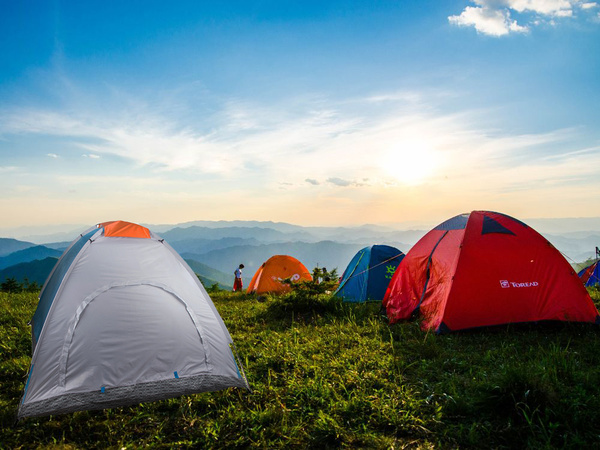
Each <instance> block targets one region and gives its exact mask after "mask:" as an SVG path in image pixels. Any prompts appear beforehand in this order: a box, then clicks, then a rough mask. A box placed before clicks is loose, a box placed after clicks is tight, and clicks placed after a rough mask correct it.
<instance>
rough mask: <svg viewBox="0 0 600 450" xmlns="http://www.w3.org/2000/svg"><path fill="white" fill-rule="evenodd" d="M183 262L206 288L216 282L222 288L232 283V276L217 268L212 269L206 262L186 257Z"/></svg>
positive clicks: (226, 287) (228, 286)
mask: <svg viewBox="0 0 600 450" xmlns="http://www.w3.org/2000/svg"><path fill="white" fill-rule="evenodd" d="M185 262H186V263H188V265H189V266H190V268H191V269H192V270H193V271H194V273H195V274H196V275H198V276H199V277H200V280H202V284H204V286H205V287H207V288H208V287H210V286H212V285H213V284H215V283H217V284H218V285H219V287H221V288H222V289H228V288H230V287H231V284H232V283H233V281H232V277H230V276H229V275H227V274H226V273H223V272H221V271H219V270H216V269H213V268H212V267H209V266H207V265H206V264H202V263H201V262H198V261H194V260H193V259H186V260H185Z"/></svg>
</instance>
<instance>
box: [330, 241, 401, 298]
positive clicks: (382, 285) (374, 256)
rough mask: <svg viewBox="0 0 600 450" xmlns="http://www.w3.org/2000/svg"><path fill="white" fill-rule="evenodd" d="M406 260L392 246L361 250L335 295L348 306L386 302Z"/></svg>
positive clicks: (374, 246) (351, 262) (348, 268)
mask: <svg viewBox="0 0 600 450" xmlns="http://www.w3.org/2000/svg"><path fill="white" fill-rule="evenodd" d="M402 258H404V253H402V252H401V251H400V250H398V249H397V248H395V247H391V246H389V245H372V246H370V247H365V248H363V249H361V250H359V251H358V253H357V254H356V255H354V258H352V260H351V261H350V263H349V264H348V267H346V270H344V274H343V275H342V280H341V281H340V286H339V287H338V288H337V290H336V291H335V294H334V295H336V296H337V297H340V298H342V299H343V300H344V301H345V302H357V303H358V302H366V301H369V300H377V301H381V300H383V297H384V295H385V291H386V289H387V287H388V284H389V283H390V280H391V279H392V276H393V275H394V272H395V271H396V267H398V264H400V261H402Z"/></svg>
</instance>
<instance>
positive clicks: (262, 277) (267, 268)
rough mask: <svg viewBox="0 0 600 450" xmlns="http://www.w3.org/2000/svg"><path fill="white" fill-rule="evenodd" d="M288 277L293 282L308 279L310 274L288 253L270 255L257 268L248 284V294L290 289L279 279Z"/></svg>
mask: <svg viewBox="0 0 600 450" xmlns="http://www.w3.org/2000/svg"><path fill="white" fill-rule="evenodd" d="M286 278H289V279H290V280H291V281H292V282H293V283H298V282H300V281H310V280H312V276H311V274H310V272H309V271H308V269H307V268H306V267H304V264H302V263H301V262H300V261H298V260H297V259H296V258H294V257H292V256H288V255H275V256H271V257H270V258H269V259H267V261H265V262H264V263H263V264H262V266H260V267H259V268H258V270H257V271H256V273H255V274H254V276H253V277H252V280H251V281H250V284H249V285H248V290H247V291H246V292H247V293H248V294H250V293H254V294H265V293H267V292H271V293H277V294H282V293H285V292H289V291H290V289H291V288H290V286H289V285H288V284H284V283H282V282H281V281H282V280H284V279H286Z"/></svg>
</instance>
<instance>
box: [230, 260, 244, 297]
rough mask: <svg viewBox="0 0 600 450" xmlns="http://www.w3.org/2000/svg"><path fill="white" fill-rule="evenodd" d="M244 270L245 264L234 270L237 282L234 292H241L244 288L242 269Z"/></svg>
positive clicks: (234, 285) (234, 284) (235, 281)
mask: <svg viewBox="0 0 600 450" xmlns="http://www.w3.org/2000/svg"><path fill="white" fill-rule="evenodd" d="M243 268H244V265H243V264H240V265H239V267H238V268H237V269H235V270H234V272H233V274H234V275H235V280H233V292H238V291H241V290H242V289H243V287H244V282H243V281H242V269H243Z"/></svg>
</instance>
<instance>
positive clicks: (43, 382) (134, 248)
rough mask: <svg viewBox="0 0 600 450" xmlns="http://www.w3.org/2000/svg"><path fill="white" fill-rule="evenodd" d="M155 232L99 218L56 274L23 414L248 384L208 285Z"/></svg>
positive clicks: (43, 301) (39, 325) (36, 325)
mask: <svg viewBox="0 0 600 450" xmlns="http://www.w3.org/2000/svg"><path fill="white" fill-rule="evenodd" d="M112 223H113V224H114V223H115V222H112ZM123 223H125V224H128V223H126V222H123ZM117 225H118V223H117ZM128 225H132V224H128ZM135 226H137V227H139V225H135ZM140 228H143V227H140ZM125 234H126V233H125ZM148 234H149V236H150V237H149V238H140V237H128V236H123V235H118V234H117V235H108V236H107V235H106V233H105V227H104V226H103V225H99V226H98V227H97V231H96V232H95V233H91V237H89V238H88V239H87V241H86V243H85V245H81V244H80V245H78V246H77V247H78V250H77V251H78V252H77V254H75V255H73V254H70V255H69V256H68V259H69V261H68V263H69V264H68V267H61V269H60V270H55V271H54V272H53V273H52V274H51V275H50V277H49V279H48V280H47V281H46V284H45V287H44V288H43V289H42V293H41V295H40V303H39V305H38V311H36V315H34V320H33V323H32V331H33V330H34V329H35V330H38V333H39V334H38V335H37V336H36V333H33V335H32V341H33V346H34V350H33V356H32V361H31V367H30V369H29V376H28V380H27V383H26V385H25V389H24V393H23V398H22V400H21V403H20V405H19V410H18V414H17V415H18V418H24V417H29V416H42V415H48V414H58V413H66V412H72V411H79V410H88V409H104V408H110V407H115V406H124V405H129V404H135V403H140V402H143V401H154V400H160V399H165V398H170V397H176V396H179V395H184V394H190V393H195V392H204V391H214V390H219V389H225V388H228V387H241V388H249V386H248V383H247V380H246V379H245V376H243V370H242V371H241V372H240V370H239V368H241V365H239V361H237V360H236V357H235V356H234V354H233V352H232V349H231V345H233V341H232V339H231V336H230V335H229V332H228V331H227V328H226V327H225V324H224V323H223V320H222V319H221V317H220V315H219V313H218V312H217V310H216V308H215V306H214V304H213V303H212V301H211V299H210V297H209V296H208V294H207V292H206V290H205V289H204V287H203V286H202V284H201V283H200V281H199V280H198V278H197V277H196V276H195V275H194V273H193V271H192V270H191V269H190V268H189V266H188V265H187V264H186V263H185V261H183V259H182V258H181V257H180V256H179V255H178V254H177V253H176V252H175V251H174V250H173V249H172V248H171V247H170V246H169V245H168V244H166V243H165V242H164V241H163V240H162V239H160V237H158V236H156V235H154V234H153V233H150V232H149V233H148ZM82 236H86V237H88V236H90V233H87V234H82ZM80 239H81V238H78V239H77V240H76V241H77V242H79V241H80ZM71 253H73V251H71ZM58 264H61V260H59V262H58V263H57V265H58ZM62 265H63V266H65V263H64V260H63V263H62ZM54 277H61V279H58V280H57V279H55V278H54ZM46 286H51V289H46ZM48 292H49V293H50V294H51V295H50V296H48V295H45V293H46V294H47V293H48ZM40 311H41V312H40ZM38 312H39V314H38Z"/></svg>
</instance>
